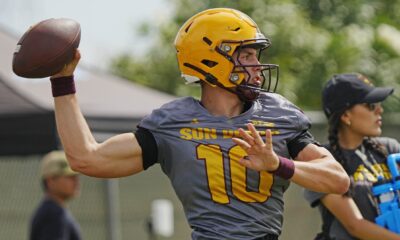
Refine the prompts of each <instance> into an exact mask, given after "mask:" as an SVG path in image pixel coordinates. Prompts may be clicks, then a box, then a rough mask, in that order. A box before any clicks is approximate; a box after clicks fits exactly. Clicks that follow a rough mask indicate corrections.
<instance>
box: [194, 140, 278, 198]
mask: <svg viewBox="0 0 400 240" xmlns="http://www.w3.org/2000/svg"><path fill="white" fill-rule="evenodd" d="M196 151H197V157H198V159H199V160H202V161H204V162H205V169H206V172H207V181H208V188H209V189H210V195H211V198H212V200H213V201H214V202H217V203H221V204H227V203H229V197H228V194H227V188H226V181H231V184H230V185H231V186H232V193H233V195H234V196H235V197H236V198H237V199H239V200H241V201H243V202H265V201H266V200H267V199H268V197H269V196H271V191H270V190H271V186H272V183H273V176H272V174H270V173H268V172H266V171H262V172H260V173H259V174H260V177H259V184H258V186H259V187H258V192H253V191H248V190H247V187H246V185H247V183H246V167H244V166H242V165H240V164H239V159H240V158H242V157H244V156H246V152H245V151H244V150H243V149H242V148H241V147H240V146H234V147H232V148H231V149H230V150H229V151H228V154H227V156H228V159H227V161H229V166H230V169H229V170H230V171H229V174H230V177H229V176H226V175H227V174H226V173H225V169H224V155H223V152H222V150H221V147H220V146H219V145H205V144H200V145H198V146H197V149H196Z"/></svg>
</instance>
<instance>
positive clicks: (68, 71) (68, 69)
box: [51, 49, 81, 78]
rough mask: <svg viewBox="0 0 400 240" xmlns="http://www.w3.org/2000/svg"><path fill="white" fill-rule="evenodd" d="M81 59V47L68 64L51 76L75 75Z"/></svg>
mask: <svg viewBox="0 0 400 240" xmlns="http://www.w3.org/2000/svg"><path fill="white" fill-rule="evenodd" d="M80 59H81V53H80V51H79V49H76V51H75V56H74V58H73V59H72V61H71V62H70V63H68V64H66V65H65V66H64V68H63V69H62V70H61V71H60V72H58V73H56V74H54V75H53V76H51V78H59V77H67V76H72V75H74V71H75V68H76V66H77V65H78V63H79V60H80Z"/></svg>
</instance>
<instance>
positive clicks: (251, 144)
mask: <svg viewBox="0 0 400 240" xmlns="http://www.w3.org/2000/svg"><path fill="white" fill-rule="evenodd" d="M247 127H248V129H249V132H246V131H244V130H243V129H239V134H240V136H241V138H233V139H232V140H233V141H234V142H235V143H236V144H238V145H239V146H241V147H242V148H243V149H244V150H245V151H246V153H247V156H245V157H244V158H242V159H240V160H239V163H240V164H242V165H243V166H245V167H247V168H250V169H253V170H256V171H268V172H274V173H275V174H277V171H278V172H280V174H281V176H283V177H284V178H286V179H288V180H290V181H292V182H294V183H296V184H298V185H300V186H302V187H305V188H308V189H310V190H312V191H316V192H326V193H337V194H343V193H345V192H346V191H347V190H348V188H349V185H350V180H349V177H348V176H347V174H346V172H345V171H344V169H343V167H342V166H341V165H340V164H339V163H338V162H337V161H336V160H335V159H334V158H333V156H332V154H331V153H330V152H329V151H328V150H327V149H325V148H323V147H320V146H317V145H316V144H314V143H312V141H308V140H307V139H305V140H304V139H302V138H301V137H300V138H297V139H296V141H295V143H289V144H290V145H291V146H290V149H289V150H291V156H292V157H294V158H295V160H297V161H293V162H292V160H289V159H285V158H283V157H282V156H278V155H277V154H276V153H275V151H274V149H273V144H272V141H273V139H272V134H271V131H270V130H266V134H265V141H264V140H263V139H262V138H261V136H260V134H259V133H258V132H257V130H256V128H255V127H254V125H253V124H251V123H249V124H248V125H247ZM307 141H308V142H307ZM293 164H294V166H293ZM282 173H283V174H282Z"/></svg>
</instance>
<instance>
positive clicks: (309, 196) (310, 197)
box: [304, 189, 326, 207]
mask: <svg viewBox="0 0 400 240" xmlns="http://www.w3.org/2000/svg"><path fill="white" fill-rule="evenodd" d="M325 195H326V193H320V192H314V191H311V190H308V189H304V198H305V199H306V200H307V202H308V203H309V204H310V206H311V207H316V206H318V205H319V204H320V200H321V198H323V197H324V196H325Z"/></svg>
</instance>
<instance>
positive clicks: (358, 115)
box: [345, 103, 383, 137]
mask: <svg viewBox="0 0 400 240" xmlns="http://www.w3.org/2000/svg"><path fill="white" fill-rule="evenodd" d="M382 113H383V108H382V106H381V104H380V103H374V104H367V103H362V104H356V105H354V106H353V107H352V108H351V109H349V110H347V111H346V112H345V115H347V117H348V119H347V121H348V122H350V123H351V124H350V126H349V129H350V131H351V132H352V133H353V134H356V135H359V136H362V137H365V136H368V137H376V136H379V135H381V133H382V130H381V126H382Z"/></svg>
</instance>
